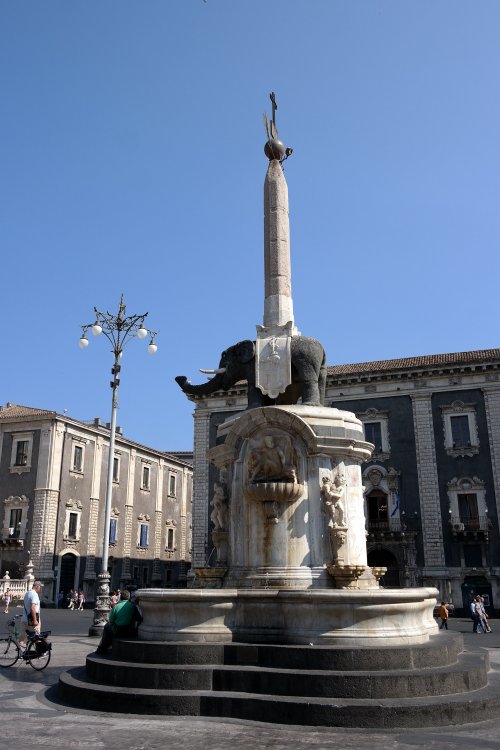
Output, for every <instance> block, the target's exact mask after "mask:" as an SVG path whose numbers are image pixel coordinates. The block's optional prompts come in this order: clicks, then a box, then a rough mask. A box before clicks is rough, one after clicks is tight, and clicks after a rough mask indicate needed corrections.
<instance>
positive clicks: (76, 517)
mask: <svg viewBox="0 0 500 750" xmlns="http://www.w3.org/2000/svg"><path fill="white" fill-rule="evenodd" d="M82 509H83V506H82V504H81V502H80V501H79V500H68V502H67V503H66V519H65V522H64V532H63V538H64V539H65V540H66V541H67V542H79V541H80V520H81V511H82Z"/></svg>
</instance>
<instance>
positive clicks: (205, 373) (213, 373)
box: [200, 367, 226, 375]
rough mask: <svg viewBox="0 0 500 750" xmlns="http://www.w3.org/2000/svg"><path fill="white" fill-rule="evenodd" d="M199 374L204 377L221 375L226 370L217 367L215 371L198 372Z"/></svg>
mask: <svg viewBox="0 0 500 750" xmlns="http://www.w3.org/2000/svg"><path fill="white" fill-rule="evenodd" d="M200 372H202V373H204V375H222V373H224V372H226V368H225V367H218V368H217V369H216V370H200Z"/></svg>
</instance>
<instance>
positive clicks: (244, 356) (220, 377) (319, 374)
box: [176, 336, 326, 409]
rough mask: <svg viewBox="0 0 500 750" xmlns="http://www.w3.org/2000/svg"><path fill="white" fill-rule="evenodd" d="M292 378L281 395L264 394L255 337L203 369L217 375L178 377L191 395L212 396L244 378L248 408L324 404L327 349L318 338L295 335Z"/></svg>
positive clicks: (179, 381) (181, 385)
mask: <svg viewBox="0 0 500 750" xmlns="http://www.w3.org/2000/svg"><path fill="white" fill-rule="evenodd" d="M291 356H292V382H291V384H290V385H289V386H288V388H287V389H286V390H285V392H284V393H282V394H280V395H279V396H278V398H276V399H271V398H269V397H268V396H264V395H263V393H262V392H261V391H260V390H259V389H258V388H256V386H255V341H249V340H246V341H240V342H239V343H238V344H235V345H234V346H230V347H229V348H228V349H226V350H225V351H223V352H222V355H221V358H220V362H219V367H218V368H217V369H216V370H201V372H206V373H212V374H213V378H211V379H210V380H209V381H208V382H206V383H202V384H201V385H193V384H192V383H190V382H189V380H188V379H187V378H186V377H184V375H178V376H177V377H176V381H177V383H178V384H179V385H180V387H181V388H182V390H183V391H184V393H186V394H187V395H188V396H199V397H201V398H203V397H204V396H209V395H210V394H212V393H215V392H216V391H227V390H229V389H230V388H232V387H233V386H234V385H235V383H238V382H239V381H240V380H246V381H247V383H248V408H249V409H255V408H257V407H258V406H271V405H272V404H296V403H297V402H298V401H299V399H302V403H303V404H314V405H317V406H318V405H320V404H322V405H324V403H325V385H326V357H325V350H324V349H323V347H322V345H321V344H320V342H319V341H316V339H311V338H308V337H307V336H294V337H292V342H291Z"/></svg>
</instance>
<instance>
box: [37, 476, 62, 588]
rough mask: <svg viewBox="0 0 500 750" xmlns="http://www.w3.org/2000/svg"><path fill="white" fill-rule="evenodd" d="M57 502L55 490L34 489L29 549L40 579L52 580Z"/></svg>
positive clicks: (57, 497) (57, 493)
mask: <svg viewBox="0 0 500 750" xmlns="http://www.w3.org/2000/svg"><path fill="white" fill-rule="evenodd" d="M58 504H59V492H58V491H57V490H50V489H36V490H35V501H34V504H33V524H32V529H31V550H30V551H31V559H32V561H33V566H34V569H35V571H36V578H40V579H42V580H52V579H53V577H54V549H55V542H56V528H57V510H58Z"/></svg>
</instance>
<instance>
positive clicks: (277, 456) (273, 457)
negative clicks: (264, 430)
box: [247, 432, 297, 483]
mask: <svg viewBox="0 0 500 750" xmlns="http://www.w3.org/2000/svg"><path fill="white" fill-rule="evenodd" d="M247 470H248V480H249V482H251V483H255V482H296V481H297V459H296V456H295V452H294V450H293V446H292V440H291V438H290V436H289V435H286V434H285V433H278V432H273V433H271V434H267V435H263V436H262V437H259V438H257V439H254V440H251V441H250V445H249V452H248V463H247Z"/></svg>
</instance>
